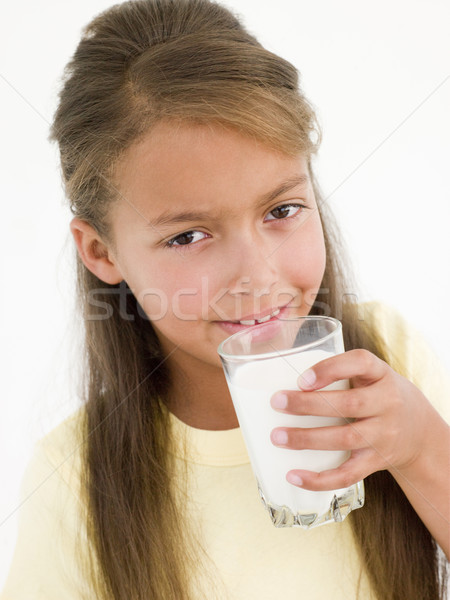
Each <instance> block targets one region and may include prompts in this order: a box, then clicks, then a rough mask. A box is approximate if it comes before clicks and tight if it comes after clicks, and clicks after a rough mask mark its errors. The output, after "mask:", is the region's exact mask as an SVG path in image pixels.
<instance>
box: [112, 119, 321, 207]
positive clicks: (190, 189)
mask: <svg viewBox="0 0 450 600" xmlns="http://www.w3.org/2000/svg"><path fill="white" fill-rule="evenodd" d="M308 176H309V171H308V161H307V159H306V157H305V156H304V155H299V156H296V157H292V156H288V155H286V154H283V153H281V152H279V151H276V150H273V149H271V148H270V147H268V146H266V145H264V144H262V143H261V142H259V141H258V140H255V139H253V138H250V137H248V136H246V135H243V134H241V133H238V132H236V131H232V130H229V129H225V128H222V127H220V126H216V125H214V126H213V125H187V124H173V123H164V122H162V123H159V124H158V125H156V126H155V127H154V128H153V129H152V130H151V131H150V132H148V133H147V134H146V135H145V136H144V137H143V138H141V139H140V140H139V141H138V142H137V143H135V144H134V145H132V146H131V147H130V148H129V149H128V150H127V151H126V152H125V154H124V155H123V156H122V157H121V159H120V161H119V162H118V164H117V166H116V169H115V173H114V183H115V186H116V187H117V189H118V191H119V200H118V205H119V207H120V205H123V204H124V205H125V206H124V207H123V208H126V205H127V204H128V205H132V206H133V207H134V208H135V209H137V211H138V212H140V213H142V214H143V215H145V217H147V218H153V217H155V215H157V214H159V213H161V212H162V211H167V209H169V208H170V209H177V210H186V209H187V208H189V209H192V208H195V209H198V210H211V209H216V210H217V211H221V210H222V211H227V212H229V211H231V210H233V207H234V208H235V209H239V208H242V206H243V204H245V203H246V202H253V201H255V200H257V199H258V198H261V197H262V196H263V195H267V194H268V193H270V191H271V190H274V189H276V188H277V187H279V186H280V184H282V183H283V182H285V181H288V180H291V181H293V180H295V179H296V178H297V179H299V184H298V185H300V180H302V179H303V180H304V184H305V185H309V183H310V181H309V177H308ZM291 187H292V186H291ZM129 207H130V206H129Z"/></svg>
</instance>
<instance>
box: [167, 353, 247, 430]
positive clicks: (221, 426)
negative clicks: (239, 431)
mask: <svg viewBox="0 0 450 600" xmlns="http://www.w3.org/2000/svg"><path fill="white" fill-rule="evenodd" d="M183 366H184V368H183V369H182V368H181V367H180V365H179V364H177V361H176V360H174V361H173V363H172V364H171V365H170V370H171V380H172V387H171V393H170V395H169V398H168V400H167V406H168V408H169V410H170V411H171V412H172V413H173V414H174V415H175V416H176V417H177V418H178V419H180V421H183V423H186V425H189V426H191V427H195V428H196V429H209V430H215V431H219V430H225V429H234V428H236V427H239V423H238V420H237V417H236V413H235V410H234V406H233V402H232V400H231V396H230V392H229V391H228V386H227V383H226V380H225V375H224V373H223V370H222V368H221V367H215V366H213V365H211V366H209V367H206V368H205V365H204V364H202V366H201V369H200V370H199V369H198V367H197V369H196V368H195V367H196V365H192V368H189V369H188V370H187V369H186V363H185V361H184V364H183ZM197 371H198V376H196V375H197Z"/></svg>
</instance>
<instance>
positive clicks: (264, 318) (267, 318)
mask: <svg viewBox="0 0 450 600" xmlns="http://www.w3.org/2000/svg"><path fill="white" fill-rule="evenodd" d="M271 317H272V315H267V316H266V317H263V318H262V319H257V321H258V323H265V322H266V321H269V320H270V319H271Z"/></svg>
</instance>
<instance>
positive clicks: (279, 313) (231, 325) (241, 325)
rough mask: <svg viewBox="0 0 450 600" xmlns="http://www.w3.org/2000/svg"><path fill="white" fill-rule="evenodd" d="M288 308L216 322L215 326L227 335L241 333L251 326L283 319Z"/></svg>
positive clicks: (278, 308)
mask: <svg viewBox="0 0 450 600" xmlns="http://www.w3.org/2000/svg"><path fill="white" fill-rule="evenodd" d="M288 306H289V305H286V306H283V307H277V308H271V309H270V311H265V312H263V313H260V314H259V315H254V314H253V315H248V316H246V317H245V318H243V319H240V320H239V321H216V324H217V325H219V326H220V327H221V328H222V329H224V330H225V331H226V332H227V333H228V334H229V335H233V333H237V332H238V331H242V330H244V329H247V327H251V326H253V325H258V324H259V323H270V322H272V321H273V322H274V323H275V322H276V321H278V320H279V319H281V318H283V315H286V313H287V312H288V310H289V309H288Z"/></svg>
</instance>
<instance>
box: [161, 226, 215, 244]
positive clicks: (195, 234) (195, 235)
mask: <svg viewBox="0 0 450 600" xmlns="http://www.w3.org/2000/svg"><path fill="white" fill-rule="evenodd" d="M206 236H207V234H206V233H204V232H203V231H195V230H192V231H185V232H184V233H180V234H179V235H176V236H175V237H173V238H172V239H171V240H169V241H168V242H166V246H168V247H169V248H173V247H179V246H190V245H191V244H193V243H194V242H198V241H200V240H202V239H204V237H206Z"/></svg>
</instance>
